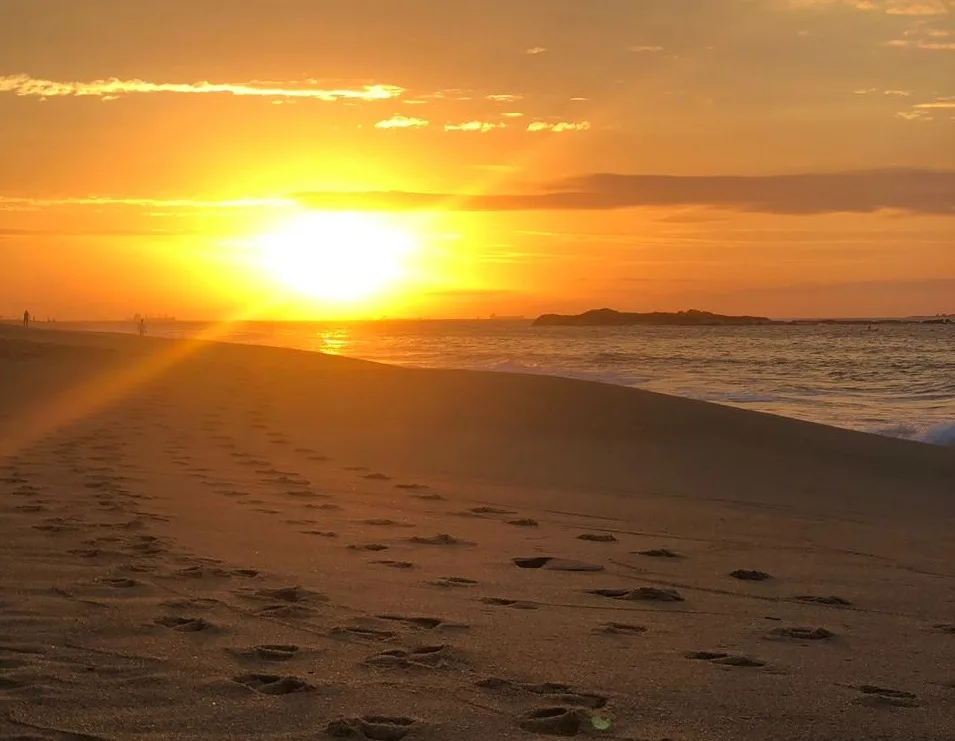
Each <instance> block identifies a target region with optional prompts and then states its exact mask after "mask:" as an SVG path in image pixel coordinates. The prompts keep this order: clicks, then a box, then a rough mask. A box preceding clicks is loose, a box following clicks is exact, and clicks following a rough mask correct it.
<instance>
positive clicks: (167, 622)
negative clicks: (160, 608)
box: [155, 616, 213, 633]
mask: <svg viewBox="0 0 955 741" xmlns="http://www.w3.org/2000/svg"><path fill="white" fill-rule="evenodd" d="M155 622H156V624H157V625H161V626H163V627H164V628H171V629H172V630H176V631H178V632H180V633H197V632H199V631H201V630H206V631H207V630H210V629H211V628H213V625H212V623H210V622H209V621H208V620H204V619H203V618H198V617H174V616H166V617H160V618H156V621H155Z"/></svg>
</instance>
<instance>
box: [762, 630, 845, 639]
mask: <svg viewBox="0 0 955 741" xmlns="http://www.w3.org/2000/svg"><path fill="white" fill-rule="evenodd" d="M766 637H767V638H770V639H773V638H775V639H791V640H796V641H828V640H830V639H832V638H835V637H836V634H835V633H833V632H832V631H831V630H826V629H825V628H802V627H794V628H776V629H775V630H771V631H770V632H769V634H768V635H767V636H766Z"/></svg>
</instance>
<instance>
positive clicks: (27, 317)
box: [23, 311, 30, 329]
mask: <svg viewBox="0 0 955 741" xmlns="http://www.w3.org/2000/svg"><path fill="white" fill-rule="evenodd" d="M29 326H30V312H29V311H24V312H23V328H24V329H27V328H28V327H29Z"/></svg>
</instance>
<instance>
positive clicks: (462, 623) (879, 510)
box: [0, 328, 955, 741]
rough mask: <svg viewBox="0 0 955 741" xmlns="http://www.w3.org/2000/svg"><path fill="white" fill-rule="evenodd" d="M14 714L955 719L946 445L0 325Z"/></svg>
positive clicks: (187, 728) (542, 724)
mask: <svg viewBox="0 0 955 741" xmlns="http://www.w3.org/2000/svg"><path fill="white" fill-rule="evenodd" d="M0 382H2V391H0V514H2V516H0V741H13V739H18V741H27V740H28V739H29V740H33V739H37V740H40V739H42V740H49V741H89V740H90V739H108V740H113V739H115V740H117V741H121V740H123V739H158V738H163V739H166V738H210V739H211V738H238V739H246V738H247V739H253V738H255V739H261V738H282V739H302V741H304V740H305V739H310V740H311V739H323V738H337V737H342V738H354V739H359V740H360V739H377V740H381V741H392V740H395V741H398V740H400V739H408V741H416V740H418V739H421V740H434V741H438V740H439V739H449V740H452V739H453V740H455V741H458V740H461V739H476V740H477V739H480V740H482V741H483V740H486V739H533V738H535V737H547V736H564V737H571V736H580V737H591V738H608V739H633V740H640V741H661V740H662V739H672V740H673V741H699V740H710V739H718V740H724V739H725V740H727V741H728V740H730V739H733V740H734V741H735V740H737V739H746V740H750V739H752V740H753V741H757V740H758V741H763V740H764V739H778V740H788V739H792V740H795V739H800V740H803V739H819V740H820V741H822V740H828V739H840V741H853V740H856V739H858V740H859V741H861V740H862V739H875V738H878V739H900V740H901V739H906V740H910V739H938V740H940V741H941V740H942V739H951V738H953V737H955V624H953V622H955V621H953V605H955V602H953V597H955V591H953V589H955V566H953V563H955V558H953V557H955V535H953V532H955V530H953V524H955V454H953V452H952V451H951V450H949V449H944V448H938V447H932V446H928V445H922V444H918V443H912V442H905V441H899V440H891V439H885V438H880V437H876V436H872V435H865V434H861V433H853V432H847V431H843V430H836V429H832V428H826V427H821V426H818V425H812V424H806V423H799V422H794V421H792V420H786V419H781V418H776V417H772V416H769V415H761V414H755V413H750V412H745V411H740V410H735V409H729V408H724V407H718V406H713V405H709V404H705V403H701V402H694V401H689V400H685V399H677V398H671V397H665V396H660V395H654V394H649V393H644V392H639V391H634V390H629V389H623V388H616V387H611V386H601V385H597V384H590V383H586V382H580V381H571V380H565V379H556V378H554V379H551V378H544V377H524V376H513V375H505V374H480V373H471V372H451V371H423V370H407V369H398V368H389V367H385V366H379V365H375V364H371V363H364V362H360V361H354V360H349V359H344V358H335V357H327V356H320V355H316V354H309V353H301V352H295V351H289V350H281V349H271V348H256V347H242V346H231V345H215V344H204V343H195V342H189V343H177V342H173V341H164V340H159V339H153V338H147V339H141V338H138V337H120V336H109V335H81V334H68V333H59V332H47V331H31V332H21V331H18V330H17V329H14V328H3V329H0Z"/></svg>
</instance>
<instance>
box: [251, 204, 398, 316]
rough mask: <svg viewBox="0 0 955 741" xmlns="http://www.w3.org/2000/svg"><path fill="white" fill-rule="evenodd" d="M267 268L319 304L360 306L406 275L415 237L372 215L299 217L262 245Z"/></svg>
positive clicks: (334, 213) (261, 241)
mask: <svg viewBox="0 0 955 741" xmlns="http://www.w3.org/2000/svg"><path fill="white" fill-rule="evenodd" d="M258 243H259V249H260V253H261V260H262V265H263V267H264V268H265V269H266V270H267V271H268V272H270V273H271V274H272V275H274V276H275V277H276V278H278V279H279V280H280V281H281V282H282V283H283V284H284V285H285V286H287V287H288V288H290V289H293V290H295V291H298V292H300V293H302V294H305V295H307V296H310V297H312V298H317V299H325V300H330V301H340V302H346V301H356V300H359V299H364V298H368V297H370V296H372V295H374V294H376V293H379V292H381V291H382V290H384V289H385V288H386V287H388V286H389V285H390V284H392V283H394V282H395V281H397V280H399V279H400V278H401V277H402V276H403V274H404V265H403V262H404V258H405V257H406V256H407V255H408V254H410V253H411V252H413V251H414V250H415V249H416V247H417V244H416V240H415V238H414V237H413V236H412V235H411V234H410V233H409V232H407V231H405V230H403V229H401V228H400V227H397V226H393V225H391V224H388V223H386V222H385V221H384V220H383V219H382V218H380V217H378V216H377V215H375V214H370V213H351V212H339V211H316V212H312V213H306V214H299V215H297V216H294V217H292V218H291V219H289V220H288V221H286V222H285V223H284V224H283V225H282V226H280V227H279V228H278V229H277V230H276V231H273V232H270V233H268V234H263V235H262V236H261V237H260V238H259V240H258Z"/></svg>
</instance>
